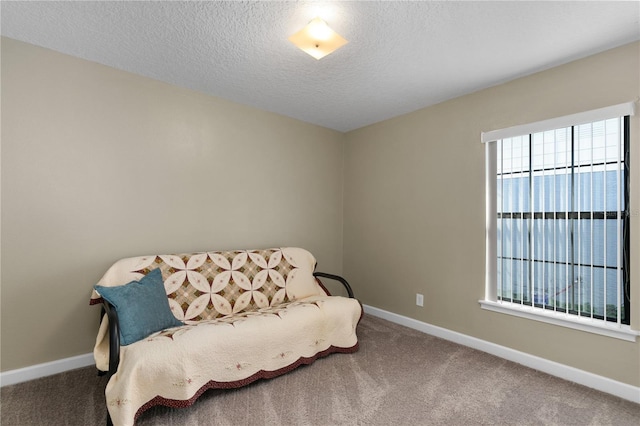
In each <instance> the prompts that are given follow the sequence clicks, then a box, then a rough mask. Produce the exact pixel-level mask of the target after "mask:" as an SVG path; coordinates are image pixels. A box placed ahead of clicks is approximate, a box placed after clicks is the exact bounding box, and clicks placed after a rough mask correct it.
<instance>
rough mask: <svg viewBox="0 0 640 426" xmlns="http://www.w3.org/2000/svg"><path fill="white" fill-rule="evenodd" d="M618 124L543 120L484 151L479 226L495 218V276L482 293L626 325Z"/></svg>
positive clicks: (621, 130)
mask: <svg viewBox="0 0 640 426" xmlns="http://www.w3.org/2000/svg"><path fill="white" fill-rule="evenodd" d="M624 127H625V126H624V119H623V118H620V117H618V118H613V119H606V120H599V121H594V122H589V123H582V124H580V125H571V126H568V127H563V128H554V127H552V128H551V130H549V129H547V130H546V131H541V132H534V133H530V134H525V135H522V134H520V135H517V136H512V137H505V138H501V139H498V140H497V141H496V143H495V146H496V148H495V151H494V150H488V151H487V153H488V155H487V161H488V163H487V164H488V165H489V164H490V165H491V168H492V169H493V170H495V174H493V176H494V179H495V180H494V181H493V182H490V179H488V180H487V184H488V185H495V186H494V188H495V189H494V190H491V191H489V193H491V194H492V195H491V201H490V202H491V203H494V202H495V208H492V206H490V205H489V204H488V206H487V214H488V215H490V216H488V228H487V230H488V232H489V225H490V223H489V222H490V220H489V218H493V220H494V221H495V220H496V219H497V221H496V222H494V223H495V235H496V237H495V239H492V238H489V237H490V236H489V235H488V239H487V241H488V246H487V249H488V250H487V251H488V253H489V252H490V253H495V257H493V260H490V259H488V266H491V267H492V269H491V270H490V269H489V267H488V269H487V271H488V275H489V274H490V273H491V274H493V273H494V271H495V276H496V282H497V286H496V293H493V294H491V293H492V292H491V291H489V290H488V293H487V298H488V299H489V300H496V299H497V300H500V301H503V302H509V303H515V304H519V305H526V306H532V307H537V308H542V309H546V310H553V311H556V312H563V313H566V314H572V315H576V316H581V317H588V318H590V319H595V320H603V321H615V322H617V323H618V324H620V323H621V322H624V323H626V324H628V320H629V318H628V314H626V316H625V312H623V309H622V306H623V305H624V304H625V301H628V295H627V296H626V298H625V294H624V292H625V290H628V288H627V286H625V285H624V281H623V280H624V275H623V272H624V271H623V261H622V259H623V249H624V248H623V236H622V235H623V225H624V222H623V218H624V214H625V213H624V212H625V208H626V207H625V203H626V201H627V200H625V195H624V192H625V191H624V188H625V165H624V160H625V152H624V149H625V145H624V143H623V140H624ZM491 145H494V144H489V146H491ZM490 152H491V154H489V153H490ZM493 153H495V154H493ZM491 155H495V158H496V160H495V162H493V161H491V163H489V161H490V158H489V157H490V156H491ZM488 188H490V186H488ZM488 203H489V201H488ZM494 212H495V213H494ZM490 243H491V244H494V246H492V247H490V246H489V244H490ZM489 262H494V265H489Z"/></svg>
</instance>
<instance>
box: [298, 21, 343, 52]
mask: <svg viewBox="0 0 640 426" xmlns="http://www.w3.org/2000/svg"><path fill="white" fill-rule="evenodd" d="M289 41H290V42H291V43H293V44H295V45H296V46H297V47H299V48H300V49H301V50H303V51H305V52H306V53H308V54H309V55H311V56H313V57H314V58H316V59H322V58H324V57H325V56H327V55H328V54H329V53H331V52H333V51H335V50H337V49H339V48H340V47H342V46H344V45H345V44H347V43H348V41H347V40H345V39H344V38H342V36H340V34H338V33H336V32H335V31H333V30H332V29H331V28H329V26H328V25H327V23H326V22H324V21H323V20H322V19H320V18H314V19H312V20H311V22H309V23H308V24H307V26H306V27H304V28H303V29H301V30H300V31H298V32H297V33H295V34H294V35H292V36H291V37H289Z"/></svg>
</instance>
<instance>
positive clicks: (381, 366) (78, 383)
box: [0, 316, 640, 426]
mask: <svg viewBox="0 0 640 426" xmlns="http://www.w3.org/2000/svg"><path fill="white" fill-rule="evenodd" d="M358 336H359V340H360V351H359V352H357V353H355V354H334V355H331V356H329V357H327V358H323V359H320V360H318V361H316V362H315V363H314V364H312V365H310V366H306V367H301V368H298V369H296V370H294V371H293V372H291V373H289V374H286V375H284V376H280V377H278V378H275V379H273V380H266V381H260V382H256V383H254V384H252V385H250V386H248V387H244V388H241V389H236V390H230V391H209V392H206V393H205V394H204V395H203V396H202V397H201V398H200V399H199V400H198V401H197V402H196V403H195V404H194V405H193V406H192V407H189V408H185V409H168V408H164V407H155V408H152V409H151V410H149V411H147V412H145V413H144V414H143V415H142V416H141V417H140V418H139V419H138V422H137V423H136V424H137V425H207V426H210V425H385V426H386V425H597V426H599V425H612V426H625V425H633V426H638V425H640V405H639V404H634V403H632V402H628V401H625V400H622V399H619V398H616V397H613V396H610V395H608V394H604V393H601V392H598V391H595V390H592V389H589V388H586V387H583V386H580V385H577V384H574V383H570V382H566V381H564V380H561V379H557V378H555V377H552V376H549V375H547V374H544V373H540V372H538V371H535V370H531V369H529V368H526V367H523V366H520V365H518V364H514V363H512V362H509V361H505V360H503V359H500V358H497V357H494V356H492V355H488V354H485V353H483V352H479V351H476V350H473V349H470V348H467V347H464V346H460V345H456V344H454V343H450V342H447V341H445V340H441V339H438V338H435V337H431V336H429V335H426V334H422V333H420V332H418V331H415V330H412V329H409V328H406V327H402V326H399V325H396V324H393V323H390V322H388V321H385V320H382V319H379V318H375V317H371V316H365V317H364V318H363V320H362V322H361V323H360V325H359V327H358ZM104 386H105V379H104V378H99V377H97V376H96V375H95V370H94V369H93V368H84V369H79V370H75V371H71V372H67V373H64V374H60V375H56V376H52V377H47V378H43V379H39V380H34V381H32V382H27V383H22V384H18V385H14V386H6V387H4V388H2V390H1V394H0V403H1V405H0V410H1V416H0V424H1V425H2V426H28V425H102V424H104V422H105V416H106V414H105V413H106V410H105V406H104V394H103V390H104Z"/></svg>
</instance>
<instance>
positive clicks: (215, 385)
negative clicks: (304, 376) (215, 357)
mask: <svg viewBox="0 0 640 426" xmlns="http://www.w3.org/2000/svg"><path fill="white" fill-rule="evenodd" d="M359 348H360V344H359V343H356V344H355V345H354V346H352V347H350V348H340V347H337V346H331V347H330V348H328V349H326V350H324V351H321V352H318V353H317V354H315V355H314V356H312V357H310V358H305V357H301V358H299V359H298V360H297V361H295V362H293V363H292V364H289V365H288V366H286V367H282V368H280V369H279V370H274V371H265V370H260V371H258V372H257V373H256V374H254V375H252V376H249V377H247V378H246V379H242V380H236V381H234V382H216V381H215V380H211V381H209V382H208V383H207V384H205V385H204V386H202V387H201V388H200V389H198V391H197V392H196V393H195V394H194V395H193V396H192V397H191V398H190V399H187V400H178V399H168V398H164V397H162V396H156V397H155V398H153V399H151V400H150V401H149V402H147V403H146V404H144V405H143V406H142V407H140V408H139V409H138V411H137V412H136V415H135V420H137V419H138V417H139V416H140V415H141V414H142V413H144V412H145V411H147V410H148V409H149V408H152V407H155V406H157V405H163V406H165V407H171V408H186V407H190V406H191V405H193V404H194V403H195V402H196V400H197V399H198V398H199V397H200V395H202V394H203V393H204V392H205V391H207V390H209V389H234V388H239V387H242V386H246V385H248V384H250V383H253V382H255V381H256V380H260V379H273V378H274V377H278V376H281V375H283V374H285V373H288V372H290V371H292V370H294V369H296V368H297V367H299V366H301V365H308V364H311V363H313V362H314V361H315V360H317V359H318V358H322V357H325V356H327V355H330V354H332V353H344V354H348V353H353V352H356V351H358V349H359Z"/></svg>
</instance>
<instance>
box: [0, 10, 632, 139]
mask: <svg viewBox="0 0 640 426" xmlns="http://www.w3.org/2000/svg"><path fill="white" fill-rule="evenodd" d="M0 8H1V9H0V13H1V23H2V26H1V32H2V35H3V36H7V37H10V38H13V39H17V40H22V41H26V42H28V43H32V44H35V45H39V46H43V47H47V48H50V49H53V50H56V51H59V52H63V53H67V54H70V55H73V56H77V57H81V58H85V59H88V60H91V61H95V62H98V63H101V64H105V65H109V66H112V67H115V68H119V69H122V70H126V71H130V72H133V73H136V74H140V75H144V76H148V77H151V78H155V79H158V80H162V81H165V82H168V83H172V84H175V85H178V86H182V87H187V88H190V89H193V90H196V91H199V92H203V93H207V94H210V95H214V96H218V97H221V98H225V99H229V100H232V101H236V102H240V103H243V104H247V105H251V106H254V107H257V108H260V109H264V110H268V111H273V112H276V113H280V114H284V115H287V116H290V117H294V118H297V119H300V120H303V121H306V122H310V123H315V124H318V125H320V126H324V127H329V128H332V129H336V130H340V131H348V130H352V129H356V128H359V127H362V126H365V125H368V124H371V123H375V122H377V121H381V120H384V119H387V118H390V117H393V116H397V115H400V114H404V113H407V112H410V111H414V110H417V109H420V108H423V107H426V106H429V105H433V104H435V103H438V102H442V101H444V100H447V99H451V98H454V97H457V96H460V95H463V94H466V93H471V92H474V91H477V90H480V89H483V88H486V87H490V86H493V85H496V84H499V83H502V82H505V81H508V80H512V79H514V78H517V77H521V76H524V75H527V74H531V73H534V72H537V71H541V70H543V69H546V68H550V67H553V66H556V65H559V64H562V63H565V62H569V61H571V60H575V59H578V58H581V57H584V56H588V55H591V54H594V53H597V52H600V51H603V50H607V49H609V48H613V47H616V46H619V45H622V44H625V43H628V42H631V41H634V40H638V39H640V2H637V1H631V2H611V1H604V2H568V1H565V2H516V1H513V2H489V1H476V2H451V1H447V2H432V1H416V2H400V1H391V2H217V1H216V2H196V1H187V2H130V1H129V2H121V1H118V2H51V1H45V2H31V1H25V2H7V1H2V3H1V4H0ZM315 16H321V17H322V18H323V19H325V20H326V21H327V23H328V24H329V25H330V26H331V27H332V28H333V29H335V30H336V31H337V32H338V33H340V34H341V35H342V36H343V37H345V38H346V39H347V40H349V44H347V45H346V46H345V47H343V48H341V49H339V50H338V51H336V52H334V53H332V54H330V55H329V56H327V57H325V58H324V59H322V60H320V61H316V60H315V59H313V58H312V57H310V56H308V55H307V54H305V53H303V52H302V51H300V50H297V49H296V48H295V47H294V46H293V45H292V44H291V43H289V41H288V40H287V38H288V37H289V36H290V35H291V34H293V33H295V32H296V31H298V30H299V29H300V28H302V27H303V26H304V25H306V24H307V22H308V21H309V20H311V19H312V18H314V17H315ZM524 101H525V100H523V102H524Z"/></svg>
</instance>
